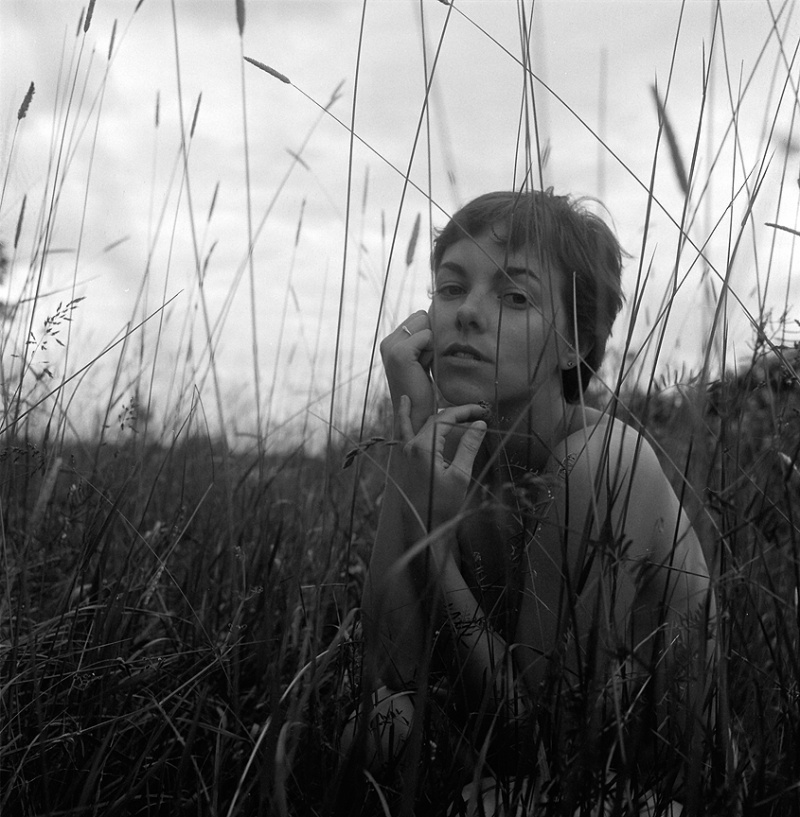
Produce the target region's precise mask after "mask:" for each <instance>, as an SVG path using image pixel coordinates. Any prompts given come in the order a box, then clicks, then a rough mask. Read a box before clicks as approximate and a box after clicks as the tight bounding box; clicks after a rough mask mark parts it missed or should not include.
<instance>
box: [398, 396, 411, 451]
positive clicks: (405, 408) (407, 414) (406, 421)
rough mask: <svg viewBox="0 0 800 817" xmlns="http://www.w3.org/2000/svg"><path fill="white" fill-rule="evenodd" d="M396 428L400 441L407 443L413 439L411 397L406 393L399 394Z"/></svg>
mask: <svg viewBox="0 0 800 817" xmlns="http://www.w3.org/2000/svg"><path fill="white" fill-rule="evenodd" d="M397 430H398V432H399V435H400V441H401V442H402V443H404V444H408V443H409V442H411V440H413V439H414V428H413V426H412V425H411V398H410V397H409V396H408V395H407V394H403V395H401V396H400V405H399V406H398V407H397Z"/></svg>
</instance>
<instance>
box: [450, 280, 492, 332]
mask: <svg viewBox="0 0 800 817" xmlns="http://www.w3.org/2000/svg"><path fill="white" fill-rule="evenodd" d="M486 299H487V296H486V294H485V293H481V292H479V291H477V290H476V289H473V290H470V292H468V293H467V294H466V295H465V296H464V299H463V300H462V301H461V303H460V304H459V307H458V311H457V312H456V324H457V325H458V328H459V329H460V330H462V331H463V330H465V329H472V330H482V329H485V328H486V321H487V309H486V307H487V305H486Z"/></svg>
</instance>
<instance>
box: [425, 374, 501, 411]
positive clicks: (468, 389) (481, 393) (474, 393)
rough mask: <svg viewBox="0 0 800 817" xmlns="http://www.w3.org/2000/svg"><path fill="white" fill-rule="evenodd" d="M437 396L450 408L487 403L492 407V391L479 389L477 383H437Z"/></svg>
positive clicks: (493, 395) (493, 398)
mask: <svg viewBox="0 0 800 817" xmlns="http://www.w3.org/2000/svg"><path fill="white" fill-rule="evenodd" d="M436 386H437V388H438V390H439V394H440V395H441V396H442V398H443V399H444V400H445V402H447V403H448V404H449V405H451V406H463V405H466V404H467V403H488V404H489V405H494V402H495V394H494V391H493V390H488V389H486V388H485V387H481V386H480V385H479V384H477V383H464V382H459V383H454V382H451V381H449V379H448V380H444V382H437V384H436Z"/></svg>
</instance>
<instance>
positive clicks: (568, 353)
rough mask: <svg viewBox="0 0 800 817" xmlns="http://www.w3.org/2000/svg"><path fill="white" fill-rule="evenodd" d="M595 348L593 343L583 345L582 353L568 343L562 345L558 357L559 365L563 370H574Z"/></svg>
mask: <svg viewBox="0 0 800 817" xmlns="http://www.w3.org/2000/svg"><path fill="white" fill-rule="evenodd" d="M593 348H594V344H593V343H587V344H582V345H581V349H580V351H578V350H576V349H575V347H574V346H571V345H570V344H568V343H563V344H561V349H560V350H559V355H558V365H559V368H561V369H574V368H575V367H576V366H577V365H578V364H579V363H580V362H581V361H582V360H585V359H586V356H587V355H588V354H589V352H591V351H592V349H593Z"/></svg>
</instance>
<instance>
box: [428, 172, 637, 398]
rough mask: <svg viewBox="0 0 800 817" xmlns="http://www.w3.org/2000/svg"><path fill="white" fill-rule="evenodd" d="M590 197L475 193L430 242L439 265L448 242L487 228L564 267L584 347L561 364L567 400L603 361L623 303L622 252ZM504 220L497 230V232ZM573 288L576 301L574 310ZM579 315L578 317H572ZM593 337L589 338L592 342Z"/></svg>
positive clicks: (566, 292) (564, 290) (566, 294)
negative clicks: (569, 363) (574, 362)
mask: <svg viewBox="0 0 800 817" xmlns="http://www.w3.org/2000/svg"><path fill="white" fill-rule="evenodd" d="M586 201H587V199H572V198H570V197H569V196H556V195H555V194H554V193H553V190H552V188H550V189H548V190H544V191H542V190H529V191H524V192H513V191H500V192H496V193H486V194H484V195H483V196H479V197H478V198H476V199H473V200H472V201H471V202H469V203H468V204H466V205H464V206H463V207H462V208H461V209H460V210H459V211H458V212H457V213H455V214H454V215H453V216H452V217H451V218H450V221H449V222H448V223H447V226H445V228H444V229H443V230H441V231H440V232H439V233H438V234H437V235H436V237H435V239H434V242H433V252H432V253H431V267H432V269H433V270H434V272H435V271H436V269H437V268H438V267H439V264H440V263H441V260H442V256H443V255H444V253H445V251H446V250H447V248H448V247H450V246H451V245H452V244H455V243H456V242H457V241H460V240H461V239H462V238H465V237H469V238H478V237H479V236H481V235H483V234H485V233H490V234H492V235H494V236H495V237H496V238H497V240H498V242H499V243H502V244H503V245H505V246H506V247H507V248H508V251H509V252H516V251H517V250H519V249H521V248H522V247H524V246H525V245H527V244H530V245H533V246H534V247H536V248H537V249H538V251H539V252H540V253H541V254H542V256H543V257H544V258H545V259H546V260H547V261H549V262H550V263H552V264H554V265H555V266H557V267H558V269H559V270H560V271H561V273H562V283H561V294H562V297H563V299H564V303H565V304H567V306H568V309H567V313H568V321H569V326H570V330H571V331H572V333H573V337H572V338H571V339H570V340H571V342H572V343H574V344H575V346H576V348H577V346H578V343H580V345H581V347H583V348H587V350H588V351H587V352H586V355H585V356H583V357H582V358H581V362H580V365H579V366H578V367H577V368H576V369H565V370H563V372H562V385H563V392H564V398H565V399H566V400H567V401H568V402H571V403H574V402H576V401H577V400H578V399H579V397H580V392H581V389H584V390H585V389H586V387H587V386H588V385H589V381H590V380H591V378H592V375H593V374H594V373H595V372H596V371H597V369H598V368H599V367H600V364H601V363H602V361H603V356H604V355H605V351H606V342H607V341H608V337H609V335H610V334H611V327H612V325H613V323H614V319H615V318H616V317H617V313H618V312H619V310H620V308H621V307H622V301H623V295H622V286H621V282H620V277H621V273H622V257H623V255H624V253H623V250H622V248H621V247H620V245H619V242H618V241H617V239H616V237H615V236H614V233H613V232H611V229H610V228H609V226H608V225H607V224H606V223H605V221H603V219H601V218H600V217H599V216H597V215H595V214H594V213H592V212H590V211H589V210H588V209H587V208H586V206H585V202H586ZM498 228H501V230H502V231H501V232H498ZM573 288H574V296H575V300H574V309H575V314H574V315H573V309H572V308H571V305H572V304H573ZM575 318H577V320H575ZM590 343H591V346H589V344H590Z"/></svg>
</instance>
